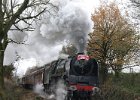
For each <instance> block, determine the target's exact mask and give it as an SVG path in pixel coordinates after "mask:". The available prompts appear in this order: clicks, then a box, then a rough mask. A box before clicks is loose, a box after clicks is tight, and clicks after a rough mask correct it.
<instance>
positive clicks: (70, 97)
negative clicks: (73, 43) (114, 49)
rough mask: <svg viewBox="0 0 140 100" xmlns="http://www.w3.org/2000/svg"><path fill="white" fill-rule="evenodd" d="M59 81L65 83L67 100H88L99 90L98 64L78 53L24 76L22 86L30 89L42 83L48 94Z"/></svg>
mask: <svg viewBox="0 0 140 100" xmlns="http://www.w3.org/2000/svg"><path fill="white" fill-rule="evenodd" d="M36 78H39V79H36ZM29 80H30V81H31V82H30V81H29ZM59 80H64V82H65V85H66V87H67V88H66V90H67V97H66V99H67V100H80V99H83V100H90V99H91V97H92V95H93V94H94V93H95V92H97V91H98V89H99V88H98V87H99V81H98V80H99V79H98V63H97V61H96V60H95V59H93V58H90V57H89V56H87V55H85V54H83V53H79V54H77V55H75V56H73V57H68V58H67V59H58V60H55V61H53V62H51V63H49V64H47V65H45V66H44V67H42V68H38V69H37V70H35V71H33V72H32V73H30V74H28V75H25V76H24V77H23V78H22V84H23V86H26V87H27V86H29V87H32V86H34V85H35V84H38V83H42V84H43V86H44V90H45V91H46V92H49V91H51V90H52V88H51V87H52V86H55V85H56V83H57V82H58V81H59Z"/></svg>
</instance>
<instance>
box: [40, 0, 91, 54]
mask: <svg viewBox="0 0 140 100" xmlns="http://www.w3.org/2000/svg"><path fill="white" fill-rule="evenodd" d="M54 3H56V4H59V5H58V7H59V11H58V12H57V14H56V16H51V17H50V18H49V20H48V21H46V22H45V20H43V21H42V23H44V24H42V25H41V28H40V29H41V34H42V36H43V37H46V38H47V40H48V41H49V43H50V44H53V43H56V42H57V43H58V42H63V41H64V40H65V41H69V42H70V43H71V44H73V45H74V46H75V47H76V48H77V49H78V52H84V49H85V47H86V42H87V35H88V33H89V31H90V29H91V19H90V16H89V13H88V12H87V11H86V9H85V8H84V5H83V4H82V3H83V2H81V1H77V0H65V1H63V2H62V0H57V1H56V2H54Z"/></svg>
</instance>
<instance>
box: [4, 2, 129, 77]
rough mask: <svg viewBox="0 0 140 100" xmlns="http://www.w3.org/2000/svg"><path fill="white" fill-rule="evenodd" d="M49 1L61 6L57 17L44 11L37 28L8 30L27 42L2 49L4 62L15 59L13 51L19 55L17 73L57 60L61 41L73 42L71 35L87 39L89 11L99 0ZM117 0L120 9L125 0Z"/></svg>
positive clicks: (90, 22) (10, 61)
mask: <svg viewBox="0 0 140 100" xmlns="http://www.w3.org/2000/svg"><path fill="white" fill-rule="evenodd" d="M52 1H53V3H55V4H59V6H60V10H59V12H58V13H57V17H50V16H47V15H48V14H46V16H45V17H44V19H42V20H41V21H40V22H39V24H38V25H36V24H34V27H35V28H36V29H35V31H34V32H28V33H27V32H26V33H24V34H23V33H21V32H9V37H10V38H12V39H14V40H16V41H19V42H20V41H26V42H25V43H26V45H17V44H9V45H8V47H7V49H6V52H5V59H4V64H10V63H12V62H14V61H15V60H16V58H17V57H16V55H15V52H18V54H19V55H20V56H21V58H22V60H19V61H18V62H16V63H15V67H16V68H17V74H18V75H20V76H21V75H23V74H24V73H25V71H26V69H27V68H29V67H32V66H36V65H37V66H38V65H40V66H41V65H43V64H46V63H48V62H50V61H52V60H54V59H57V58H58V56H59V52H60V51H61V49H62V46H63V45H64V44H65V42H64V41H67V40H69V41H71V42H72V43H76V42H77V41H76V39H77V38H72V37H74V36H78V37H79V36H80V34H81V33H82V36H84V37H85V39H84V40H85V41H86V36H87V34H88V33H89V32H90V31H91V29H92V25H93V23H92V21H91V13H92V12H93V11H94V9H95V8H97V7H98V6H99V0H52ZM105 1H107V0H105ZM108 1H113V0H108ZM116 1H117V3H118V5H119V6H120V7H121V8H122V9H123V6H124V5H125V4H124V3H125V2H126V1H127V0H116ZM122 11H123V10H122ZM21 26H22V25H21ZM23 27H24V25H23ZM77 30H78V31H79V32H77ZM76 45H77V44H76Z"/></svg>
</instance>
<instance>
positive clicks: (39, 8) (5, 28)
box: [0, 0, 53, 88]
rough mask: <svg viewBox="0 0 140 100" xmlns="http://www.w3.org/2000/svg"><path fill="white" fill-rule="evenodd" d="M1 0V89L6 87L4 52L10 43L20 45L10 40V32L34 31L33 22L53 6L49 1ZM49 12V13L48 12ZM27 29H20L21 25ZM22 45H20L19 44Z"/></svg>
mask: <svg viewBox="0 0 140 100" xmlns="http://www.w3.org/2000/svg"><path fill="white" fill-rule="evenodd" d="M22 1H23V2H21V0H20V1H16V0H0V88H3V87H4V77H3V73H4V66H3V60H4V52H5V49H6V47H7V45H8V43H9V42H14V43H18V42H16V41H14V40H12V39H9V38H8V33H9V31H14V30H16V31H22V32H23V31H33V30H34V28H33V27H32V23H33V21H37V20H39V19H40V18H41V15H42V14H43V13H44V12H46V11H48V10H47V7H49V5H50V6H53V5H52V4H51V3H50V1H49V0H41V1H40V0H22ZM48 12H49V11H48ZM21 23H22V24H25V27H20V24H21ZM18 44H20V43H18Z"/></svg>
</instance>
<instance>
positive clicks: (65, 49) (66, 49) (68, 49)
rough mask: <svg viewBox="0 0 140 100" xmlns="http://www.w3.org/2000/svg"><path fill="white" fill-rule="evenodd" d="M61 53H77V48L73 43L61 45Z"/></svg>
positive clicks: (72, 54) (71, 54)
mask: <svg viewBox="0 0 140 100" xmlns="http://www.w3.org/2000/svg"><path fill="white" fill-rule="evenodd" d="M61 53H64V54H68V55H70V56H74V55H75V54H76V53H77V49H76V47H75V46H74V45H72V44H68V45H66V46H63V48H62V51H61Z"/></svg>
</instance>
